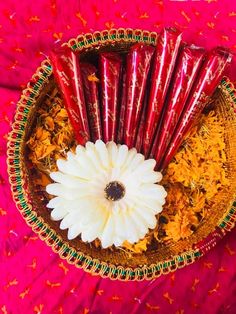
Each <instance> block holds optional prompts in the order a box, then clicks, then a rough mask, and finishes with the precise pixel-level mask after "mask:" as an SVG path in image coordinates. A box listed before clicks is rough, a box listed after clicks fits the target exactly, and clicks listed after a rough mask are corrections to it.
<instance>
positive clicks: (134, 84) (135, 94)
mask: <svg viewBox="0 0 236 314" xmlns="http://www.w3.org/2000/svg"><path fill="white" fill-rule="evenodd" d="M153 53H154V48H153V47H151V46H148V45H143V44H135V45H134V46H132V47H131V49H130V51H129V53H128V55H127V59H126V60H127V61H126V64H127V67H126V70H127V72H126V106H125V107H126V109H125V125H124V143H125V144H126V145H127V146H128V147H129V148H132V147H134V145H135V139H136V136H137V131H138V127H139V123H140V119H141V113H142V108H143V101H144V94H145V89H146V83H147V78H148V72H149V69H150V63H151V59H152V56H153Z"/></svg>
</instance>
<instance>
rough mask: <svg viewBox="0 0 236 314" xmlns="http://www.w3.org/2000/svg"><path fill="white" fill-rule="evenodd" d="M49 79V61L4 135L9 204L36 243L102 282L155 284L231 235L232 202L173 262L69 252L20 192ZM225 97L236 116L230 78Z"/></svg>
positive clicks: (117, 33) (105, 38)
mask: <svg viewBox="0 0 236 314" xmlns="http://www.w3.org/2000/svg"><path fill="white" fill-rule="evenodd" d="M157 36H158V34H157V33H156V32H149V31H144V30H140V29H131V28H127V29H124V28H119V29H110V30H103V31H101V32H98V31H96V32H94V33H93V34H91V33H87V34H85V35H79V36H78V37H77V38H75V39H70V40H69V41H68V43H65V44H64V45H68V46H69V47H70V48H72V49H73V50H84V49H86V48H91V47H92V46H93V45H98V44H104V43H105V44H108V43H112V42H119V41H123V42H124V41H126V42H143V43H148V44H155V42H156V38H157ZM51 74H52V67H51V65H50V62H49V60H48V59H46V60H44V61H43V62H42V64H41V66H40V67H39V68H38V69H37V70H36V72H35V74H34V75H33V76H32V78H31V80H30V81H29V83H28V84H27V87H26V88H25V89H24V90H23V92H22V95H21V98H20V100H19V102H18V103H17V108H16V113H15V117H14V119H15V120H14V123H13V124H12V130H11V132H10V133H9V136H8V143H7V167H8V174H9V182H10V186H11V191H12V195H13V199H14V201H15V203H16V206H17V208H18V210H19V211H20V213H21V215H22V216H23V218H24V220H25V221H26V223H27V224H28V225H29V226H30V227H31V229H32V230H33V231H34V232H35V233H37V234H38V236H39V238H40V239H41V240H43V241H45V242H46V244H47V245H48V246H50V247H51V248H52V250H53V251H54V252H55V253H58V254H59V256H60V257H61V258H62V259H66V260H67V262H68V263H69V264H74V265H75V266H76V267H77V268H82V269H84V270H85V271H86V272H89V273H91V274H93V275H100V276H101V277H103V278H110V279H112V280H116V279H118V280H122V281H141V280H144V279H146V280H153V279H155V278H157V277H159V276H160V275H162V274H167V273H170V272H173V271H175V270H176V269H178V268H182V267H184V266H186V265H189V264H191V263H193V262H195V261H196V260H197V259H199V258H200V257H202V256H203V255H204V254H205V253H206V252H207V251H209V250H210V249H212V248H213V247H214V246H215V245H216V243H217V242H218V241H219V240H220V239H221V238H222V237H223V236H224V235H225V234H226V233H227V232H229V231H230V230H231V229H232V228H233V227H234V225H235V223H236V199H235V200H234V202H233V204H232V206H231V208H229V210H228V211H227V212H226V213H225V215H224V216H223V218H222V219H221V221H220V222H219V223H218V225H217V226H216V227H215V230H214V231H213V232H212V233H210V234H209V235H208V236H207V237H205V238H204V239H203V240H202V241H200V243H198V244H197V245H195V246H194V249H192V250H187V251H186V252H182V253H181V254H179V255H175V256H173V257H172V258H171V259H169V260H166V261H162V262H158V263H156V264H151V265H149V266H147V265H143V266H140V267H136V268H130V267H123V266H116V265H113V264H111V263H106V262H102V261H100V260H98V259H93V258H92V257H90V256H88V255H85V254H84V253H83V252H80V251H77V250H76V249H75V248H73V247H71V246H70V244H69V243H65V242H63V240H62V238H61V237H60V235H58V234H57V233H56V232H55V231H54V230H53V229H52V228H51V227H50V226H49V225H48V224H47V223H46V222H45V221H44V219H43V218H42V217H41V216H39V215H38V214H37V212H35V211H34V210H33V208H32V205H31V204H30V201H29V199H28V197H27V195H26V194H25V193H24V179H23V171H22V166H21V144H22V138H23V134H24V130H25V127H26V124H27V117H28V115H29V112H30V109H31V107H32V106H33V105H34V103H35V99H36V98H37V96H39V94H40V92H41V90H42V88H43V86H44V84H45V83H47V82H48V80H49V77H50V76H51ZM220 87H221V89H222V90H223V92H224V94H225V95H226V97H229V99H230V103H231V104H232V106H233V108H234V110H235V112H236V96H235V95H236V90H235V88H234V85H233V83H231V82H230V80H229V79H228V78H224V79H223V80H222V82H221V85H220Z"/></svg>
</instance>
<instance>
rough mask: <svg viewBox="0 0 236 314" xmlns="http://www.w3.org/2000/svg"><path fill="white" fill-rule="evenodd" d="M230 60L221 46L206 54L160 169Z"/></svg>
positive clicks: (177, 144) (188, 127)
mask: <svg viewBox="0 0 236 314" xmlns="http://www.w3.org/2000/svg"><path fill="white" fill-rule="evenodd" d="M231 60H232V54H230V53H229V52H228V51H226V50H224V49H223V48H216V49H215V50H213V51H212V52H211V53H209V54H208V56H207V58H206V60H205V62H204V64H203V67H202V70H201V72H200V74H199V76H198V78H197V81H196V83H195V85H194V86H193V88H192V90H191V93H190V96H189V98H188V100H187V103H186V106H185V108H184V111H183V113H182V115H181V117H180V121H179V123H178V125H177V128H176V130H175V133H174V135H173V137H172V139H171V144H170V146H169V147H168V149H167V151H166V154H165V156H164V159H163V161H162V163H161V169H164V168H166V166H167V165H168V164H169V162H170V161H171V159H172V158H173V156H174V155H175V153H176V151H177V150H178V148H179V146H180V145H181V143H182V142H183V140H184V138H185V137H186V135H187V134H188V132H189V130H190V129H191V127H192V126H193V125H194V124H195V123H196V122H197V121H198V119H199V116H200V114H201V112H202V110H203V109H204V107H205V105H206V104H207V102H208V101H209V100H210V97H211V96H212V94H213V92H214V90H215V89H216V87H217V86H218V85H219V83H220V80H221V79H222V77H223V73H224V70H225V68H226V66H227V65H228V64H229V63H230V62H231Z"/></svg>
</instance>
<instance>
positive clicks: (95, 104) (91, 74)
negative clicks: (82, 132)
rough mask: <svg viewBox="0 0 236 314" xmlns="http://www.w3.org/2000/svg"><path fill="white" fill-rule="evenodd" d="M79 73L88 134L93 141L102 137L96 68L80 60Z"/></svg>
mask: <svg viewBox="0 0 236 314" xmlns="http://www.w3.org/2000/svg"><path fill="white" fill-rule="evenodd" d="M80 68H81V75H82V80H83V86H84V96H85V102H86V106H87V115H88V121H89V127H90V135H91V139H92V141H93V142H96V140H98V139H102V126H101V115H100V107H99V96H98V82H99V79H98V78H97V77H96V73H97V69H96V67H95V66H94V65H92V64H90V63H87V62H83V63H82V62H81V63H80Z"/></svg>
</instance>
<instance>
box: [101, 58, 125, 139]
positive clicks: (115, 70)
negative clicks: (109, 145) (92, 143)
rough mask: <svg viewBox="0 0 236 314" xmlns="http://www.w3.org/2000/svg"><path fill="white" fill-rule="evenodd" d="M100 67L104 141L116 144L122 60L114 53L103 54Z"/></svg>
mask: <svg viewBox="0 0 236 314" xmlns="http://www.w3.org/2000/svg"><path fill="white" fill-rule="evenodd" d="M99 67H100V80H101V88H102V104H101V105H102V106H101V108H102V114H103V121H102V125H103V140H104V142H105V143H106V142H108V141H115V142H116V139H117V126H118V114H119V107H118V105H119V94H120V87H121V85H120V84H121V71H122V58H121V57H120V56H119V54H117V53H114V52H104V53H101V54H100V55H99Z"/></svg>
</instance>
